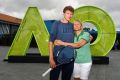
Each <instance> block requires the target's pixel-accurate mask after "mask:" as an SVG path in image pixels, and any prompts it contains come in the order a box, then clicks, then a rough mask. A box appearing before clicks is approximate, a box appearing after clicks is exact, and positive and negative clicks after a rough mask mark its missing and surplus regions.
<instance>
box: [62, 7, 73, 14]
mask: <svg viewBox="0 0 120 80" xmlns="http://www.w3.org/2000/svg"><path fill="white" fill-rule="evenodd" d="M67 10H69V11H71V12H72V13H74V8H73V7H72V6H66V7H65V8H64V9H63V13H65V12H66V11H67Z"/></svg>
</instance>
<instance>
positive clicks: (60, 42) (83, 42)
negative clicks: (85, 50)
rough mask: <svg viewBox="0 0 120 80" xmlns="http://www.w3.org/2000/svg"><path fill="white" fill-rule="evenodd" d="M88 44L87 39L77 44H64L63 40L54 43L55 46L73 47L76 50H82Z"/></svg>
mask: <svg viewBox="0 0 120 80" xmlns="http://www.w3.org/2000/svg"><path fill="white" fill-rule="evenodd" d="M86 43H87V41H86V40H85V39H81V40H80V41H79V42H76V43H68V42H63V41H61V40H55V42H54V44H55V45H64V46H71V47H74V48H80V47H82V46H83V45H85V44H86Z"/></svg>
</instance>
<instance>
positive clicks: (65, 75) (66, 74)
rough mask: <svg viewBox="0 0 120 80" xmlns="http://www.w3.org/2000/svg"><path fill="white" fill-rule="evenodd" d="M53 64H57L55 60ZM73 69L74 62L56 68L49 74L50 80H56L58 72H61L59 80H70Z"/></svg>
mask: <svg viewBox="0 0 120 80" xmlns="http://www.w3.org/2000/svg"><path fill="white" fill-rule="evenodd" d="M55 62H56V64H58V62H57V61H56V60H55ZM73 68H74V61H71V62H70V63H67V64H63V65H60V66H57V67H56V68H54V69H53V70H52V71H51V72H50V80H58V79H59V74H60V71H62V75H61V80H71V76H72V73H73Z"/></svg>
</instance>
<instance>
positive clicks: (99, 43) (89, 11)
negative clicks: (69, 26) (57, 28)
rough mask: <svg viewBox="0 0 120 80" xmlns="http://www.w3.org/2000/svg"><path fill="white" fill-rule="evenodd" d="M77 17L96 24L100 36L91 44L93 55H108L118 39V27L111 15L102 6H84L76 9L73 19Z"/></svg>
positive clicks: (82, 20)
mask: <svg viewBox="0 0 120 80" xmlns="http://www.w3.org/2000/svg"><path fill="white" fill-rule="evenodd" d="M75 19H77V20H78V19H79V20H80V21H81V22H91V23H93V24H95V25H96V28H97V31H98V36H97V39H96V40H95V41H94V42H93V43H92V44H91V52H92V56H106V55H107V54H108V52H109V51H110V50H111V48H112V47H113V45H114V42H115V39H116V29H115V26H114V23H113V21H112V19H111V18H110V16H109V15H108V14H107V13H106V12H105V11H103V10H102V9H100V8H97V7H94V6H83V7H80V8H78V9H76V10H75V13H74V16H73V18H72V19H71V21H72V22H73V21H74V20H75Z"/></svg>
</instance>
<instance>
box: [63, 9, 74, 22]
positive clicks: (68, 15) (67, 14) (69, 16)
mask: <svg viewBox="0 0 120 80" xmlns="http://www.w3.org/2000/svg"><path fill="white" fill-rule="evenodd" d="M72 16H73V13H72V12H71V11H69V10H67V11H66V12H65V13H64V18H65V19H66V20H67V21H70V19H71V17H72Z"/></svg>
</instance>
